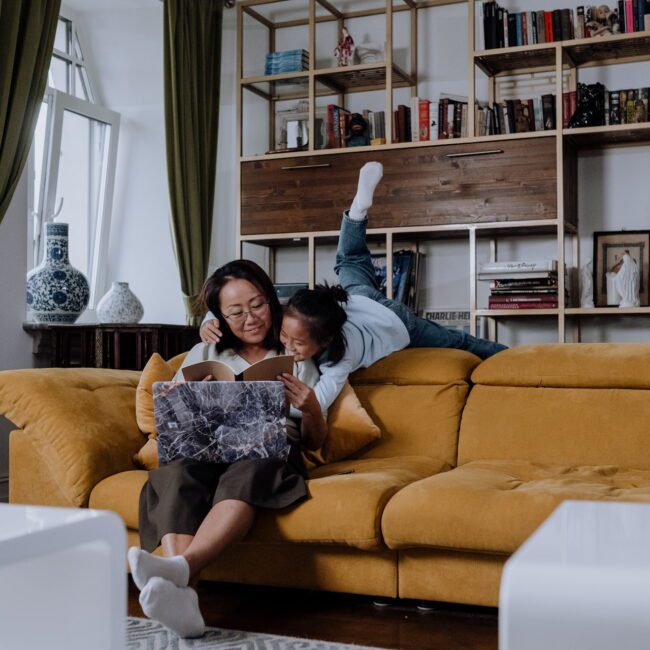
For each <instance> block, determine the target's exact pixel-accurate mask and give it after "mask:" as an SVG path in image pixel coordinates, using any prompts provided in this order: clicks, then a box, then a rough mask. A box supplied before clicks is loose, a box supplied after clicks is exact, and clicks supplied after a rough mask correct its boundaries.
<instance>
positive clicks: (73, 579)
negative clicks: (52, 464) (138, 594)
mask: <svg viewBox="0 0 650 650" xmlns="http://www.w3.org/2000/svg"><path fill="white" fill-rule="evenodd" d="M125 557H126V530H125V527H124V523H123V522H122V520H121V519H120V518H119V517H118V516H117V515H115V514H113V513H111V512H104V511H99V510H85V509H76V508H44V507H34V506H19V505H6V504H0V648H3V650H4V649H5V648H7V649H10V650H14V649H15V650H32V649H33V650H36V649H39V650H42V649H43V648H48V649H55V648H56V649H57V650H58V649H59V648H60V649H61V650H63V649H65V650H77V649H79V650H82V649H83V650H88V649H89V648H93V650H99V649H100V648H101V650H117V649H118V648H119V649H120V650H123V648H124V645H125V638H126V637H125V633H126V630H125V626H126V614H127V611H126V594H127V577H126V565H125Z"/></svg>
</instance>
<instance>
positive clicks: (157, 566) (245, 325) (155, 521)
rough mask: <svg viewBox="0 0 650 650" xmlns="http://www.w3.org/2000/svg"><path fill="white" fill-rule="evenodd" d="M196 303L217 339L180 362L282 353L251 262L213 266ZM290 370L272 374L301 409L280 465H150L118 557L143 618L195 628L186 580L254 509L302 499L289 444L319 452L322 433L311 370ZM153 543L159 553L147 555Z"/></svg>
mask: <svg viewBox="0 0 650 650" xmlns="http://www.w3.org/2000/svg"><path fill="white" fill-rule="evenodd" d="M199 299H200V300H201V302H202V304H203V305H204V306H205V308H207V309H209V310H210V311H211V312H213V313H214V314H215V315H216V316H217V317H218V319H219V322H220V323H221V324H222V328H221V331H222V334H223V336H222V337H221V340H220V341H219V343H216V344H214V343H213V344H205V343H199V344H198V345H196V346H195V347H194V348H192V350H190V352H189V354H188V355H187V358H186V359H185V361H184V362H183V367H184V366H186V365H190V364H192V363H196V362H198V361H203V360H207V359H218V360H219V361H223V362H224V363H227V364H228V365H230V367H231V368H232V369H233V370H234V372H235V373H240V372H241V371H242V370H244V369H245V368H247V367H248V366H250V365H252V364H253V363H256V362H257V361H261V360H262V359H264V358H267V357H271V356H275V355H277V354H281V353H282V348H281V345H280V343H279V334H280V328H281V322H282V309H281V307H280V303H279V301H278V298H277V295H276V293H275V291H274V289H273V284H272V283H271V280H270V279H269V277H268V276H267V275H266V273H265V272H264V271H263V270H262V269H261V268H260V267H259V266H258V265H257V264H255V263H254V262H250V261H247V260H238V261H235V262H230V263H229V264H226V265H225V266H223V267H221V268H220V269H218V270H217V271H216V272H215V273H214V274H213V275H212V276H210V278H208V280H207V281H206V282H205V284H204V286H203V290H202V292H201V296H200V298H199ZM296 366H297V367H296V368H295V370H294V375H295V376H283V377H282V378H281V380H282V381H283V382H284V384H285V387H286V390H287V396H288V398H289V401H290V402H291V405H292V407H294V409H297V410H298V411H299V412H300V414H301V415H302V421H301V423H300V425H299V426H298V425H296V423H294V422H293V421H291V420H288V422H287V434H288V438H289V441H290V444H291V451H290V454H289V458H288V460H287V461H283V460H280V459H278V458H264V459H254V460H240V461H237V462H234V463H219V464H212V463H205V462H197V461H194V460H190V459H179V460H176V461H173V462H171V463H169V464H167V465H165V466H163V467H160V468H159V469H155V470H152V471H151V472H150V473H149V480H148V481H147V483H146V484H145V485H144V487H143V489H142V492H141V495H140V513H139V518H140V537H141V540H142V546H143V549H139V548H137V547H133V548H131V549H129V553H128V558H129V564H130V566H131V572H132V575H133V580H134V582H135V584H136V585H137V586H138V588H139V589H141V594H140V604H141V605H142V609H143V611H144V612H145V614H146V615H147V616H149V618H153V619H155V620H158V621H160V622H162V623H163V624H165V625H166V626H167V627H169V628H170V629H171V630H173V631H174V632H176V633H177V634H178V635H179V636H181V637H190V636H200V635H201V634H203V632H204V630H205V624H204V622H203V618H202V617H201V612H200V610H199V606H198V596H197V593H196V591H195V589H194V588H193V586H192V585H195V584H196V582H197V581H198V577H199V574H200V572H201V570H202V569H204V568H205V567H206V566H207V565H209V564H210V563H212V562H213V561H214V560H215V558H217V557H218V556H219V555H220V554H221V553H222V552H223V551H224V550H225V549H226V548H227V547H229V546H230V545H232V544H234V543H235V542H238V541H240V540H241V539H243V538H244V536H245V535H246V533H247V532H248V531H249V530H250V528H251V526H252V524H253V521H254V519H255V510H256V508H258V507H261V508H284V507H286V506H289V505H291V504H294V503H296V502H298V501H300V500H301V499H304V498H305V497H306V496H307V489H306V484H305V478H306V471H305V468H304V465H303V463H302V459H301V456H300V451H299V448H300V445H304V446H305V447H307V448H308V449H318V448H320V446H321V445H322V443H323V440H324V439H325V435H326V433H327V429H326V424H325V420H324V418H323V415H322V413H321V409H320V406H319V404H318V401H317V399H316V396H315V394H314V391H313V390H312V388H311V386H313V385H315V383H316V382H317V381H318V372H317V370H316V368H315V366H314V364H313V363H312V362H311V361H308V362H300V363H299V364H296ZM179 375H180V372H179ZM206 379H209V377H206ZM295 412H296V411H293V410H292V413H295ZM159 544H161V545H162V550H163V553H164V555H165V557H164V558H159V557H155V556H153V555H151V554H150V552H151V551H153V550H154V549H155V548H156V547H157V546H158V545H159Z"/></svg>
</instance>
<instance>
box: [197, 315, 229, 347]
mask: <svg viewBox="0 0 650 650" xmlns="http://www.w3.org/2000/svg"><path fill="white" fill-rule="evenodd" d="M199 336H200V337H201V340H202V341H203V342H204V343H219V341H221V337H222V336H223V334H222V333H221V330H220V329H219V319H217V318H213V319H212V320H207V321H205V323H203V325H201V329H200V330H199Z"/></svg>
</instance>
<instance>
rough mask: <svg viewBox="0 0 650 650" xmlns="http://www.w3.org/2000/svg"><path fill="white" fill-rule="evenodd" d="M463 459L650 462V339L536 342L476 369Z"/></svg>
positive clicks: (646, 465) (461, 451)
mask: <svg viewBox="0 0 650 650" xmlns="http://www.w3.org/2000/svg"><path fill="white" fill-rule="evenodd" d="M472 382H473V383H474V384H475V385H474V387H473V388H472V391H471V393H470V396H469V398H468V400H467V405H466V407H465V410H464V412H463V417H462V423H461V428H460V439H459V447H458V454H459V455H458V464H459V465H462V464H464V463H467V462H470V461H473V460H494V459H499V460H514V459H517V460H528V461H533V462H540V463H559V464H566V465H621V466H626V467H631V468H640V469H644V468H650V345H648V344H614V343H596V344H587V343H577V344H555V345H530V346H523V347H520V348H514V349H511V350H506V351H504V352H500V353H499V354H497V355H495V356H494V357H491V358H490V359H488V360H486V361H484V362H483V363H482V364H481V365H480V366H479V367H478V368H477V369H476V370H475V371H474V373H473V374H472Z"/></svg>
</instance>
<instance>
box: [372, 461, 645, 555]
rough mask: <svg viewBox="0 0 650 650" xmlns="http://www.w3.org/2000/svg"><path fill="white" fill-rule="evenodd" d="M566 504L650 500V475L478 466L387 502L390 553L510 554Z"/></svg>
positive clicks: (612, 469) (512, 464)
mask: <svg viewBox="0 0 650 650" xmlns="http://www.w3.org/2000/svg"><path fill="white" fill-rule="evenodd" d="M565 499H593V500H605V501H642V502H650V471H648V470H631V469H624V468H620V467H616V466H612V465H603V466H563V465H550V464H539V463H531V462H526V461H476V462H472V463H467V464H466V465H463V466H461V467H458V468H456V469H454V470H452V471H450V472H445V473H444V474H438V475H436V476H431V477H429V478H426V479H424V480H422V481H418V482H416V483H412V484H411V485H409V486H407V487H405V488H404V489H403V490H401V491H400V492H398V493H397V494H396V495H395V496H394V497H393V498H392V499H391V500H390V502H389V503H388V505H387V507H386V509H385V511H384V516H383V519H382V531H383V535H384V539H385V541H386V544H387V545H388V546H389V547H390V548H394V549H397V548H414V547H437V548H445V549H457V550H463V551H481V552H488V553H512V552H514V551H515V550H516V549H517V548H518V547H519V546H520V545H521V544H522V543H523V542H524V541H525V540H526V539H527V538H528V537H529V536H530V535H531V533H533V531H534V530H535V529H536V528H537V527H538V526H539V525H540V524H541V523H542V522H543V521H544V520H545V519H546V518H547V517H548V516H549V515H550V514H551V512H552V511H553V510H554V509H555V508H556V507H557V506H558V505H559V504H560V503H561V502H562V501H564V500H565Z"/></svg>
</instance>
